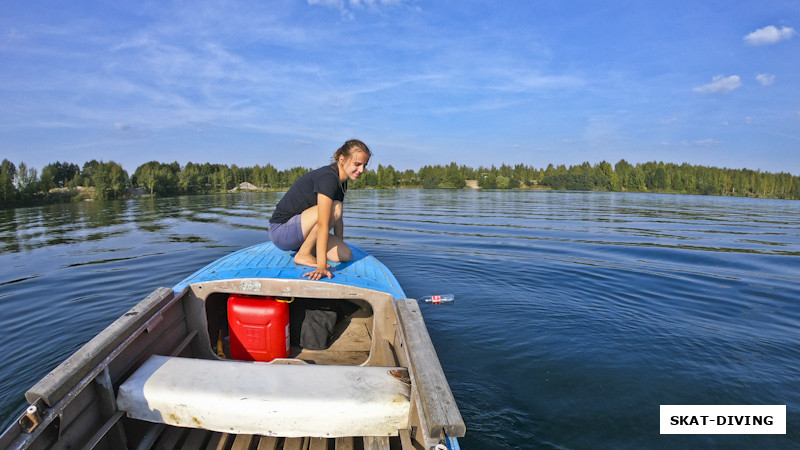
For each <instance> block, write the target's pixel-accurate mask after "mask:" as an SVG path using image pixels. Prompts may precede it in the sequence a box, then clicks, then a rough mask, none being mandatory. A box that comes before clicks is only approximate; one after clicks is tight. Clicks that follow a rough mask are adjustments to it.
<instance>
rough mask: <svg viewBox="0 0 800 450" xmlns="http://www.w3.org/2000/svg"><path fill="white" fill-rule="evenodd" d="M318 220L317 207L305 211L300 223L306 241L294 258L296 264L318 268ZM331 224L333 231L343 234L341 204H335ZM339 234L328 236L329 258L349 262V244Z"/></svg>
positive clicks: (350, 253) (350, 254)
mask: <svg viewBox="0 0 800 450" xmlns="http://www.w3.org/2000/svg"><path fill="white" fill-rule="evenodd" d="M318 218H319V216H318V210H317V207H316V206H312V207H311V208H308V209H307V210H305V211H303V215H302V216H301V217H300V223H301V226H302V227H303V237H304V238H305V240H304V241H303V244H302V245H301V246H300V249H299V250H297V254H296V255H295V257H294V262H295V263H296V264H299V265H304V266H311V267H317V257H316V253H317V220H318ZM329 223H330V224H331V228H332V229H335V230H336V231H337V232H339V233H340V232H341V231H340V230H341V229H342V227H343V225H342V203H341V202H338V201H336V202H334V205H333V209H332V211H331V220H330V222H329ZM337 234H338V233H335V234H331V235H329V236H328V249H327V257H328V259H329V260H331V261H341V262H344V261H349V260H350V258H351V256H352V252H351V251H350V247H348V246H347V244H345V243H344V240H343V239H342V237H341V236H338V235H337ZM329 267H330V265H329Z"/></svg>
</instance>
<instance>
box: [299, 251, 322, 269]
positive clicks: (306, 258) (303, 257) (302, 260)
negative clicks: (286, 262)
mask: <svg viewBox="0 0 800 450" xmlns="http://www.w3.org/2000/svg"><path fill="white" fill-rule="evenodd" d="M294 263H295V264H297V265H298V266H311V267H317V257H316V256H314V255H312V254H310V253H297V254H296V255H294Z"/></svg>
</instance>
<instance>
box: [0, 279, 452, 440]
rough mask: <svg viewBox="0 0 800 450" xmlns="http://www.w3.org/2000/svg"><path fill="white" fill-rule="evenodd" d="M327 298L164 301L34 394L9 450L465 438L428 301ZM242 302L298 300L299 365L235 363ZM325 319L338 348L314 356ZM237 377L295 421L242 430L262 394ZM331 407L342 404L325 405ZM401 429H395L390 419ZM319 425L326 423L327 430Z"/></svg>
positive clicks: (293, 352) (289, 360) (161, 297)
mask: <svg viewBox="0 0 800 450" xmlns="http://www.w3.org/2000/svg"><path fill="white" fill-rule="evenodd" d="M322 287H323V283H317V282H310V281H307V280H265V279H260V280H222V281H207V282H202V283H196V284H192V285H189V286H188V287H187V288H186V289H185V290H184V291H183V292H179V293H174V292H173V291H172V289H168V288H159V289H157V290H156V291H155V292H153V293H152V294H150V295H149V296H148V297H147V298H145V299H144V300H142V301H141V302H140V303H139V304H138V305H136V306H135V307H134V308H132V309H131V310H130V311H128V312H127V313H126V314H125V315H123V316H122V317H120V318H119V319H118V320H117V321H115V322H114V323H113V324H111V325H110V326H109V327H108V328H106V330H104V331H103V332H101V333H100V334H99V335H97V336H96V337H95V338H94V339H92V340H91V341H90V342H89V343H87V344H86V345H85V346H84V347H83V348H82V349H81V350H79V351H78V352H76V353H75V354H73V355H72V356H71V357H70V358H69V359H67V360H66V361H64V362H63V363H62V364H61V365H59V366H58V367H57V368H56V369H54V370H53V371H52V372H51V373H50V374H48V375H47V376H46V377H45V378H43V379H42V380H41V381H40V382H39V383H37V384H36V385H35V386H34V387H32V388H31V389H30V390H29V391H28V392H27V393H26V399H27V400H28V401H29V402H30V405H31V406H30V407H29V408H28V410H26V412H25V414H24V415H23V416H22V417H21V418H20V420H19V427H18V428H19V432H18V433H6V434H4V435H3V437H2V438H1V439H0V448H6V447H9V448H16V447H15V446H18V447H20V448H98V449H113V450H116V449H120V448H131V449H133V448H135V449H251V450H255V449H331V450H332V449H405V450H409V449H429V448H434V447H436V445H437V444H440V443H443V442H445V439H446V437H447V436H451V437H452V436H456V437H457V436H463V435H464V433H465V431H466V429H465V427H464V423H463V420H462V419H461V416H460V413H459V412H458V409H457V407H456V405H455V401H454V399H453V397H452V393H451V392H450V388H449V386H448V385H447V381H446V379H445V378H444V373H443V372H442V369H441V366H440V364H439V361H438V358H437V357H436V353H435V350H434V349H433V345H432V343H431V342H430V338H429V336H428V333H427V329H426V328H425V325H424V321H423V320H422V316H421V313H420V312H419V307H418V305H417V302H416V300H412V299H400V300H395V299H393V298H392V296H391V295H389V294H386V293H383V292H378V291H373V290H369V289H365V288H358V287H351V286H344V285H342V286H334V288H333V289H331V285H330V284H325V289H322ZM232 294H233V295H239V294H241V295H248V296H256V297H273V298H277V299H281V300H283V301H291V303H289V308H290V309H289V311H290V314H289V315H290V321H291V320H293V322H291V326H290V327H288V328H289V329H290V330H291V331H290V336H288V338H289V344H290V345H289V347H290V348H289V351H288V354H287V355H286V357H285V358H284V357H281V358H278V359H275V360H273V361H271V362H269V363H261V362H257V363H252V362H248V363H245V362H241V361H235V359H236V358H234V357H233V355H232V351H231V344H230V339H231V332H230V330H231V326H230V323H229V322H230V319H231V318H230V317H229V314H228V309H227V303H228V300H229V298H230V296H231V295H232ZM315 309H325V310H333V311H335V313H336V321H335V324H334V326H333V328H332V330H331V332H330V336H329V338H328V339H327V342H326V343H325V346H324V348H321V349H309V348H304V347H303V346H302V345H301V340H300V337H299V336H298V333H297V329H298V328H299V327H300V325H298V323H299V322H298V321H297V318H298V317H301V316H303V315H304V314H305V312H307V311H309V310H315ZM155 358H160V359H155ZM172 363H175V364H176V366H175V368H174V369H169V367H170V366H169V365H170V364H172ZM187 364H188V365H187ZM232 364H233V365H237V364H238V365H237V366H236V367H239V368H241V367H245V366H246V367H247V370H249V371H251V372H252V374H251V375H249V376H250V377H251V379H252V380H253V383H255V384H259V380H260V381H263V380H275V383H273V384H276V386H278V387H275V388H274V389H275V391H276V397H286V401H285V402H284V403H280V404H278V402H274V404H271V406H270V408H261V409H259V410H258V411H266V410H267V409H270V410H273V409H274V411H272V413H274V414H275V415H277V417H279V418H282V417H284V416H288V415H292V418H293V422H291V423H290V424H289V423H288V422H287V424H286V425H284V424H283V423H276V424H275V426H274V427H273V426H272V424H273V422H265V421H268V420H272V419H271V417H272V416H270V417H264V418H259V417H253V416H258V415H259V414H260V413H251V412H248V413H247V415H246V416H244V417H245V418H246V419H247V418H252V419H253V424H252V425H250V427H251V428H248V426H247V425H244V426H240V424H241V422H242V419H241V418H240V416H238V415H237V414H239V413H240V412H241V411H240V408H239V406H238V404H234V403H235V402H233V401H232V400H231V399H232V398H233V397H236V396H237V395H238V396H239V397H242V396H246V395H249V394H251V393H252V392H249V391H242V392H243V393H240V392H239V391H241V390H246V389H248V387H247V386H248V384H247V382H246V381H242V380H240V379H239V378H238V376H231V377H227V376H224V375H222V374H224V373H225V370H228V369H231V368H232V367H234V366H233V365H232ZM290 366H291V367H290ZM301 366H305V367H301ZM148 367H150V368H148ZM292 367H294V368H292ZM348 368H349V369H348ZM355 369H358V370H362V371H363V372H359V374H358V375H357V377H356V378H357V379H358V380H359V382H360V386H362V385H368V386H372V387H373V388H372V389H370V390H369V392H363V393H357V392H356V393H353V392H354V391H352V379H353V377H354V375H352V373H353V372H352V370H355ZM323 370H324V372H322V371H323ZM195 372H196V373H197V374H199V375H198V376H197V377H196V378H197V379H198V380H199V381H198V383H200V384H199V385H187V384H186V383H187V382H186V379H187V374H193V373H195ZM137 380H139V381H137ZM207 380H212V381H213V382H212V383H205V381H207ZM320 380H321V381H320ZM159 383H160V384H163V387H164V389H165V392H168V393H173V394H175V396H176V398H178V400H175V401H174V403H175V404H174V405H173V406H174V407H176V408H177V407H179V408H177V409H170V408H169V407H165V408H166V409H164V408H161V409H159V408H160V407H156V406H153V405H154V404H155V403H154V401H153V399H152V398H149V397H148V396H152V394H150V393H149V392H148V389H150V388H151V387H152V386H155V385H158V384H159ZM337 383H338V384H337ZM348 383H349V384H348ZM261 384H263V383H261ZM198 386H199V387H198ZM374 386H378V387H377V388H374ZM259 387H261V386H259ZM376 390H377V391H380V392H379V393H380V394H381V395H383V396H384V397H381V398H379V397H377V396H376V394H375V391H376ZM341 392H344V393H345V394H346V395H345V394H343V395H340V394H339V393H341ZM198 393H199V394H200V395H197V397H198V398H200V399H201V400H198V403H197V405H196V406H197V408H196V409H195V410H192V408H194V406H193V405H192V400H190V399H187V397H194V396H195V394H198ZM231 393H233V395H232V394H231ZM358 396H363V397H362V398H359V397H358ZM161 397H163V398H164V399H166V398H167V397H168V396H167V395H163V396H160V397H159V399H161ZM326 398H339V399H340V400H341V401H338V402H334V401H319V400H320V399H326ZM353 398H355V401H353ZM387 399H393V400H387ZM261 400H262V401H265V400H270V401H272V398H271V397H270V398H269V399H261ZM164 401H170V400H164ZM228 403H230V405H229V404H228ZM298 403H300V404H303V405H307V406H305V407H303V408H298V407H297V405H298ZM342 404H344V406H342ZM175 405H177V406H175ZM209 406H210V408H209ZM342 408H343V409H342ZM370 408H375V409H370ZM154 410H158V411H160V412H159V413H158V414H155V415H154ZM164 411H169V413H166V412H164ZM359 413H361V414H362V416H358V415H357V414H359ZM264 414H265V415H268V413H267V412H265V413H264ZM350 414H353V416H352V418H351V419H348V417H350V416H349V415H350ZM390 416H391V417H393V418H394V419H393V420H395V422H392V421H391V420H383V419H381V418H382V417H390ZM198 418H199V419H198ZM335 418H341V419H342V420H338V421H337V420H334V419H335ZM201 422H202V423H201ZM278 422H280V420H278ZM264 423H270V426H269V428H264V425H263V424H264ZM296 423H301V424H302V425H300V426H296ZM387 423H389V425H387ZM397 423H399V424H400V425H399V426H397V425H396V424H397ZM319 424H325V427H322V431H319V430H318V428H319V427H318V425H319ZM328 424H330V426H328ZM387 426H388V427H389V428H388V430H389V431H387V428H386V427H387ZM315 427H316V428H315ZM326 427H327V428H326ZM392 427H395V428H392ZM298 433H300V434H298Z"/></svg>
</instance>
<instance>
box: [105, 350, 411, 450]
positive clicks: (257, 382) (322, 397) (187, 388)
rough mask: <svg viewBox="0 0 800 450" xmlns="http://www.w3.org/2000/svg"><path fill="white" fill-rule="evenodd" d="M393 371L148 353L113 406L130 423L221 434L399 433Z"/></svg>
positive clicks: (404, 422)
mask: <svg viewBox="0 0 800 450" xmlns="http://www.w3.org/2000/svg"><path fill="white" fill-rule="evenodd" d="M392 371H401V372H404V373H405V369H403V368H392V367H364V366H325V365H314V364H308V365H286V364H269V363H260V362H245V361H230V360H228V361H224V360H207V359H191V358H180V357H166V356H151V357H150V358H149V359H148V360H147V361H146V362H145V363H144V364H143V365H142V366H141V367H140V368H139V369H137V370H136V372H134V373H133V375H131V376H130V377H129V378H128V379H127V380H125V382H123V383H122V385H120V387H119V391H118V393H117V407H118V408H119V410H120V411H125V412H126V413H127V415H128V417H132V418H134V419H140V420H145V421H148V422H156V423H165V424H168V425H175V426H180V427H190V428H202V429H206V430H212V431H219V432H227V433H237V434H257V435H263V436H284V437H302V436H310V437H343V436H397V435H398V430H400V429H406V428H408V426H409V424H408V416H409V409H410V401H409V397H410V387H409V385H408V384H406V383H405V382H403V381H402V380H401V379H399V378H397V377H396V375H393V374H392ZM395 374H396V372H395ZM406 376H407V373H406Z"/></svg>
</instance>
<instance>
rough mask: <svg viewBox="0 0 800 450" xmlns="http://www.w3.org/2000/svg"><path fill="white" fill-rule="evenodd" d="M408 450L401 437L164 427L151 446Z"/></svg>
mask: <svg viewBox="0 0 800 450" xmlns="http://www.w3.org/2000/svg"><path fill="white" fill-rule="evenodd" d="M406 445H408V444H406ZM407 448H409V447H404V446H403V443H402V442H401V440H400V438H399V437H345V438H341V437H340V438H312V437H304V438H282V437H269V436H252V435H245V434H239V435H234V434H228V433H217V432H212V431H206V430H197V429H191V428H179V427H169V426H168V427H165V428H164V431H163V432H162V433H161V435H160V436H159V437H158V439H157V440H156V441H155V443H154V445H153V447H152V449H153V450H177V449H180V450H198V449H205V450H390V449H404V450H405V449H407ZM411 449H413V447H411Z"/></svg>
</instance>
